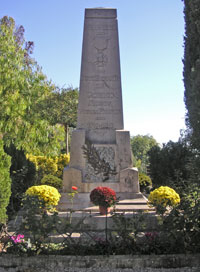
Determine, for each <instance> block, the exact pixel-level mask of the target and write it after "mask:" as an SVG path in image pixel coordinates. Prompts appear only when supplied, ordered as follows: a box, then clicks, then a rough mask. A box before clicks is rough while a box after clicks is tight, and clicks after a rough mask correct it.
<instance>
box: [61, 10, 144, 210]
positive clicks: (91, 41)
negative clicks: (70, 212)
mask: <svg viewBox="0 0 200 272" xmlns="http://www.w3.org/2000/svg"><path fill="white" fill-rule="evenodd" d="M89 147H90V148H91V150H90V149H89ZM83 148H86V149H87V150H88V149H89V150H90V151H91V152H89V153H90V156H86V155H84V152H83V150H84V149H83ZM70 158H71V159H70V164H69V167H68V168H66V169H65V170H64V174H63V191H64V192H70V191H71V187H72V186H77V187H78V191H79V198H80V199H79V201H77V203H78V202H79V204H80V205H79V204H77V203H75V204H77V205H78V206H80V208H81V207H83V205H82V204H81V197H82V203H86V202H87V201H86V200H85V199H86V198H87V197H88V196H89V193H90V192H91V190H93V189H94V188H95V187H97V186H108V187H110V188H112V189H113V190H115V191H116V193H117V194H124V199H125V198H126V194H127V195H128V194H129V196H130V194H132V196H134V194H136V193H139V182H138V171H137V169H136V168H132V154H131V146H130V134H129V132H128V131H125V130H124V125H123V108H122V91H121V74H120V57H119V42H118V25H117V12H116V9H109V8H108V9H107V8H96V9H86V10H85V22H84V34H83V49H82V63H81V76H80V95H79V106H78V122H77V129H76V130H75V131H74V132H73V134H72V142H71V154H70ZM96 158H99V160H98V163H97V162H95V160H96ZM101 167H102V169H103V170H102V171H99V168H101ZM81 195H82V196H81ZM86 195H87V196H86ZM88 201H89V200H88ZM88 203H89V202H88ZM77 205H76V206H77ZM78 206H77V207H78Z"/></svg>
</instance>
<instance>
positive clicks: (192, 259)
mask: <svg viewBox="0 0 200 272" xmlns="http://www.w3.org/2000/svg"><path fill="white" fill-rule="evenodd" d="M199 269H200V255H199V254H194V255H190V254H188V255H187V254H179V255H175V254H173V255H141V256H138V255H135V256H134V255H133V256H132V255H131V256H125V255H118V256H58V255H56V256H54V255H49V256H32V257H23V256H15V255H10V254H6V255H2V256H0V272H7V271H9V272H18V271H20V272H47V271H63V272H86V271H87V272H122V271H126V272H141V271H142V272H168V271H170V272H199Z"/></svg>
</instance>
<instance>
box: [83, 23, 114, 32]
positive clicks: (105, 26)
mask: <svg viewBox="0 0 200 272" xmlns="http://www.w3.org/2000/svg"><path fill="white" fill-rule="evenodd" d="M87 29H88V30H98V31H104V30H117V28H116V25H115V24H111V25H108V24H101V25H100V24H99V25H90V24H88V25H87Z"/></svg>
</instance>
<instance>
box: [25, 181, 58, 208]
mask: <svg viewBox="0 0 200 272" xmlns="http://www.w3.org/2000/svg"><path fill="white" fill-rule="evenodd" d="M26 195H29V196H37V197H38V198H39V199H40V200H43V201H44V203H45V206H46V207H47V208H49V207H52V206H56V205H58V202H59V200H60V196H61V195H60V194H59V192H58V190H57V189H56V188H54V187H52V186H49V185H39V186H32V187H30V188H28V189H27V190H26Z"/></svg>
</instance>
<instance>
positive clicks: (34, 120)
mask: <svg viewBox="0 0 200 272" xmlns="http://www.w3.org/2000/svg"><path fill="white" fill-rule="evenodd" d="M32 51H33V42H25V39H24V28H23V27H22V26H20V27H16V26H15V21H14V20H13V19H12V18H9V17H6V16H5V17H3V18H2V19H1V20H0V52H1V55H0V105H1V107H0V135H1V137H2V139H3V141H4V144H6V145H10V144H11V143H13V144H14V145H15V146H16V147H17V148H22V149H23V150H26V151H31V152H33V151H34V152H35V153H41V152H42V151H43V152H45V153H47V152H52V150H53V149H55V152H56V151H57V150H58V137H55V136H58V135H56V130H55V129H54V127H52V126H50V124H49V122H48V121H47V120H44V119H41V118H40V115H39V112H38V111H37V109H38V105H39V104H40V103H42V101H43V100H44V99H45V97H46V96H47V95H48V94H49V93H50V92H52V90H53V89H54V88H55V87H54V85H52V83H51V82H50V81H48V80H47V79H46V76H45V75H44V74H43V73H42V70H41V68H40V67H39V65H38V64H37V63H36V61H35V60H34V59H33V58H31V57H30V55H31V53H32Z"/></svg>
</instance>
